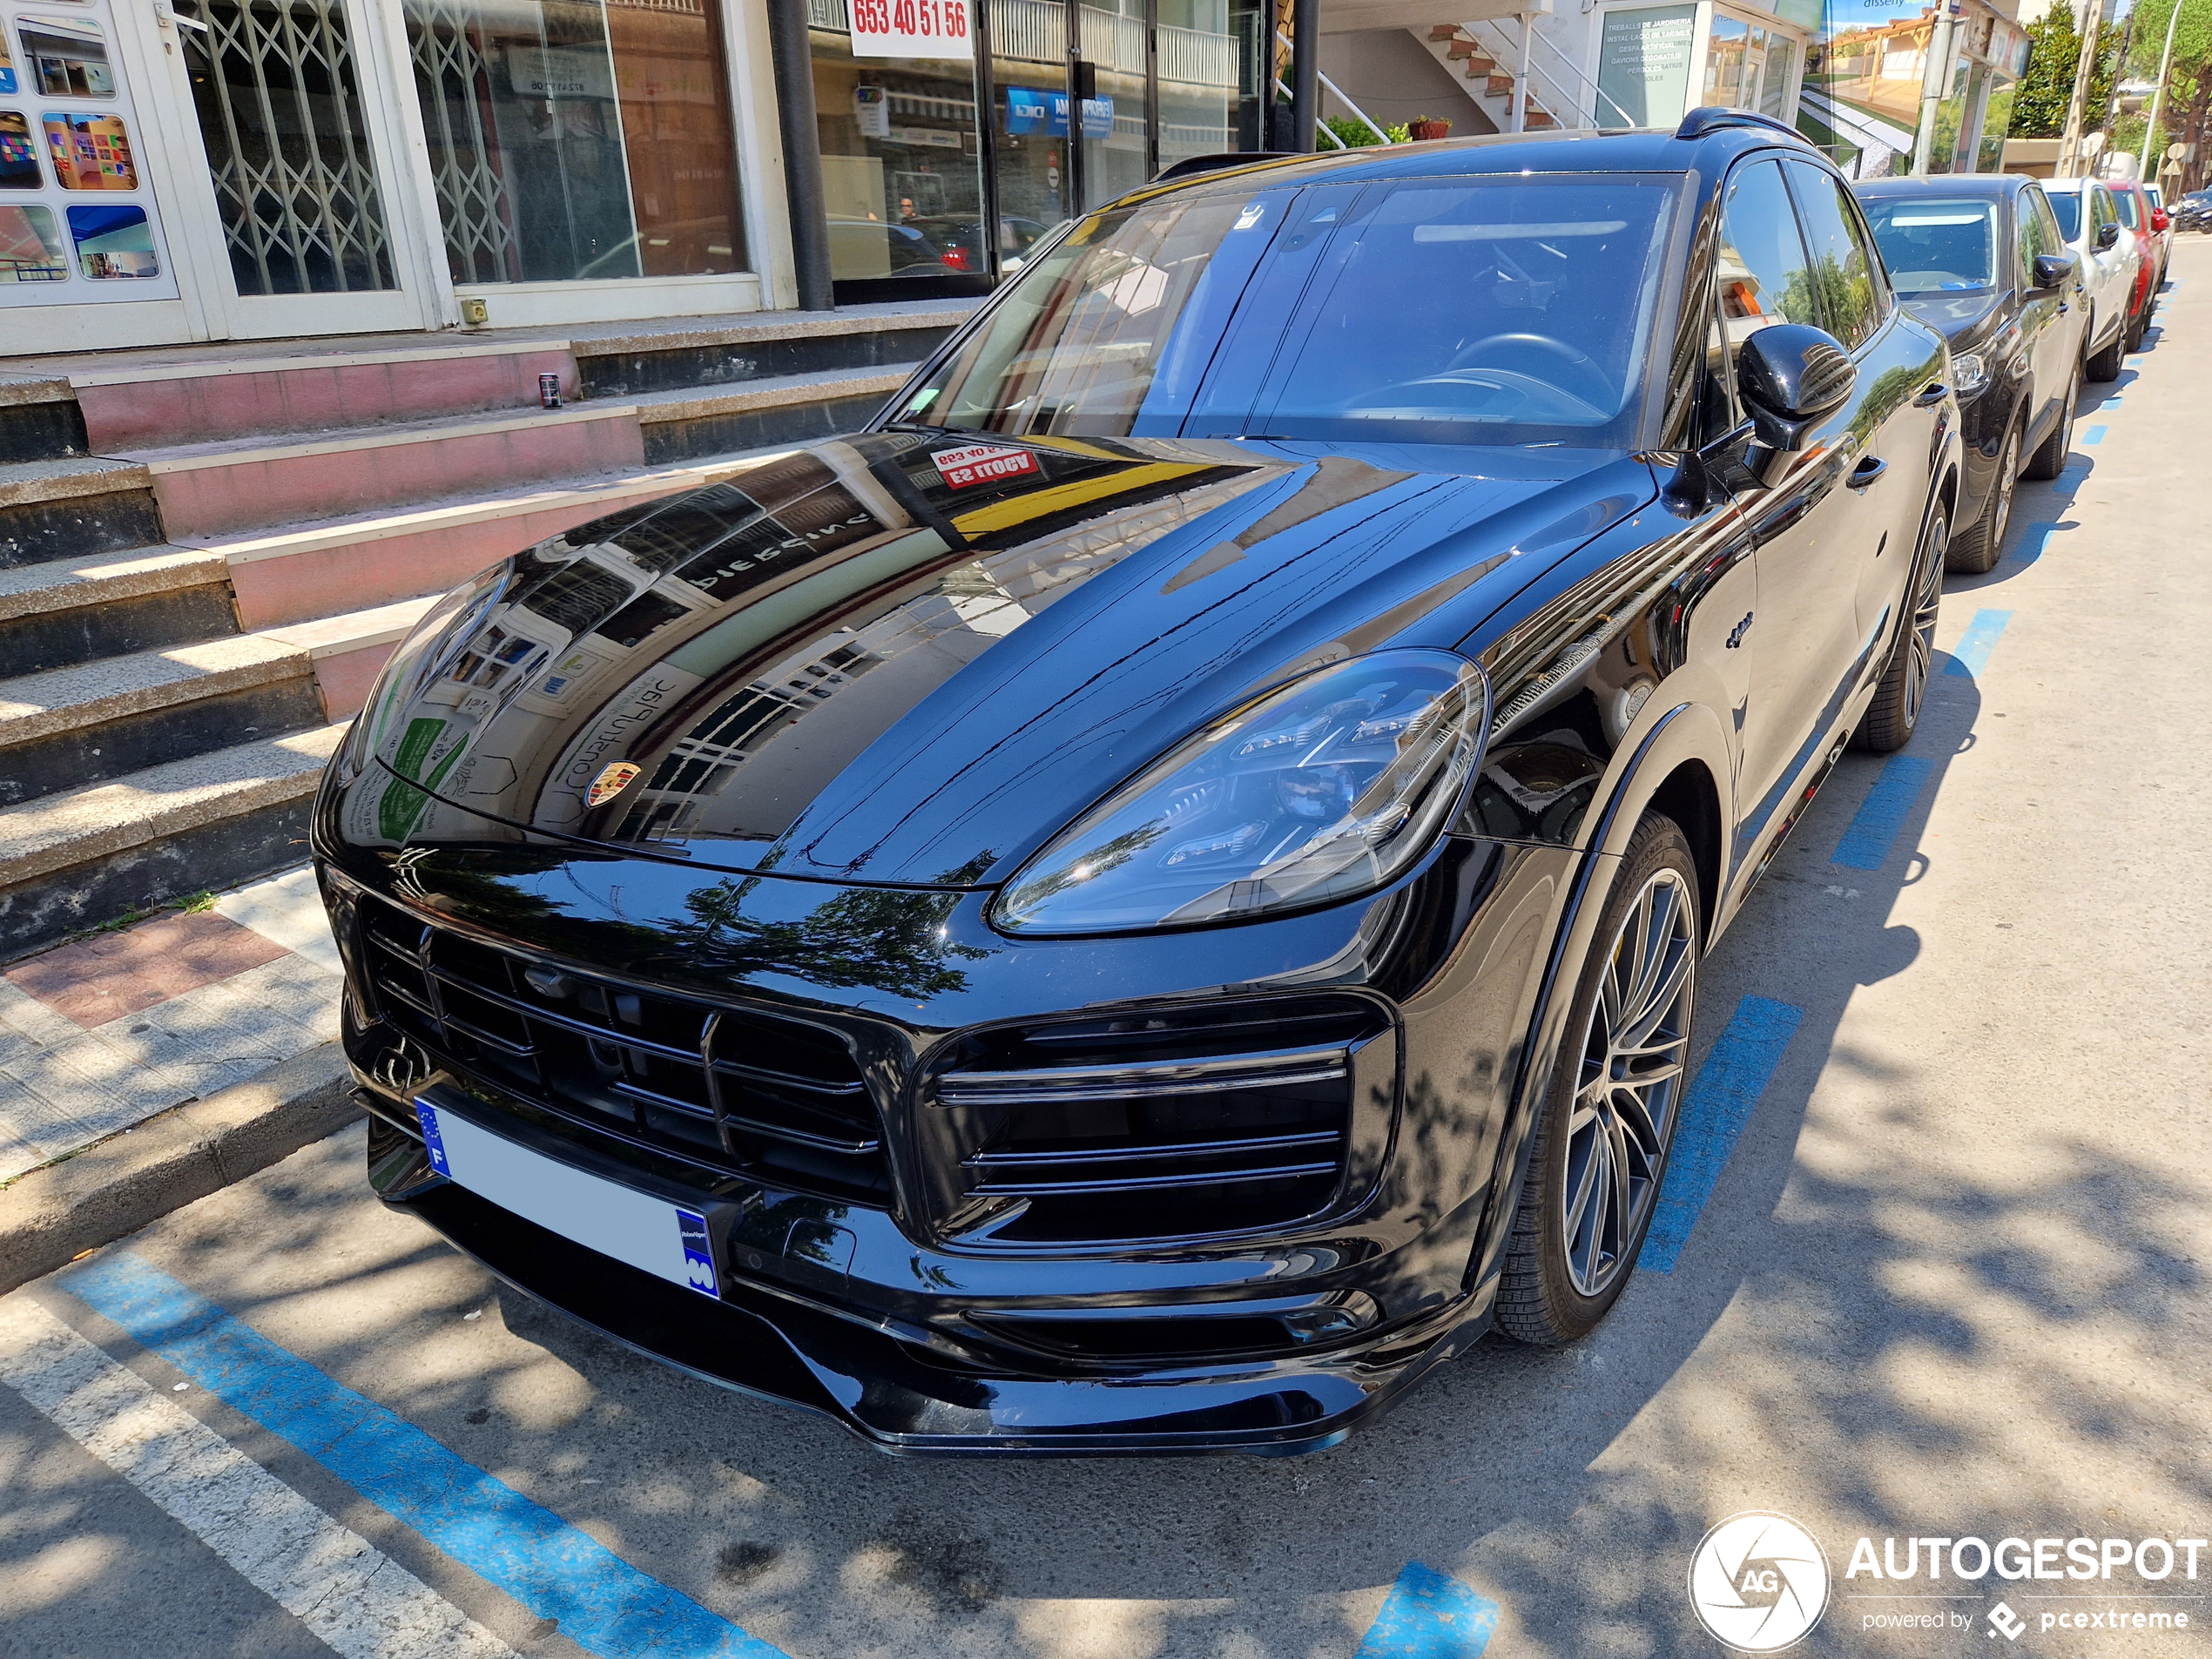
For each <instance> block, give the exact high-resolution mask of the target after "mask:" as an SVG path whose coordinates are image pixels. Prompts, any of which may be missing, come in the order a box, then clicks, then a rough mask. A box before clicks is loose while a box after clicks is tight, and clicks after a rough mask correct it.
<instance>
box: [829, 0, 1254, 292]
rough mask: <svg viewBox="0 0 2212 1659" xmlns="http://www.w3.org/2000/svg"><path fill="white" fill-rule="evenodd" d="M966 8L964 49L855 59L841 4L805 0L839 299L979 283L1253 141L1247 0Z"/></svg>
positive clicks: (1046, 0) (1011, 3) (1058, 0)
mask: <svg viewBox="0 0 2212 1659" xmlns="http://www.w3.org/2000/svg"><path fill="white" fill-rule="evenodd" d="M864 3H865V0H864ZM977 12H978V16H977V18H976V26H975V28H974V30H973V31H972V33H971V34H970V35H969V37H968V38H970V39H972V40H973V41H974V43H975V44H974V51H973V54H972V56H971V57H969V58H968V59H966V60H961V59H957V58H950V59H945V60H923V59H918V58H914V57H899V58H886V57H870V56H856V54H855V52H854V50H853V27H852V21H851V10H850V0H809V4H808V22H809V24H810V30H809V34H810V37H811V41H812V44H813V66H814V113H815V123H816V126H817V129H818V131H819V135H820V140H821V151H822V180H823V188H824V192H825V195H826V198H827V207H828V217H829V223H830V257H831V272H832V275H833V278H834V280H835V282H836V287H837V294H838V298H839V300H840V302H841V303H852V302H855V301H862V300H884V299H891V298H894V297H897V296H899V295H901V294H906V295H919V294H923V293H964V292H972V291H980V290H981V288H983V287H987V286H988V284H989V283H990V282H991V281H993V280H995V279H996V278H997V277H999V276H1001V275H1003V274H1005V273H1008V272H1010V271H1013V270H1016V269H1018V268H1020V265H1021V263H1022V260H1024V259H1025V258H1026V257H1027V255H1028V250H1029V249H1030V248H1031V247H1032V246H1035V243H1036V242H1037V240H1038V239H1040V238H1041V237H1042V236H1043V235H1044V234H1045V233H1047V232H1048V231H1049V230H1050V229H1051V228H1052V227H1053V226H1055V225H1057V224H1058V223H1059V222H1060V221H1061V220H1062V219H1068V218H1070V217H1072V216H1073V215H1075V214H1076V213H1077V212H1082V211H1083V210H1084V209H1086V208H1089V207H1092V206H1096V205H1098V204H1099V203H1101V202H1103V201H1107V200H1110V199H1112V198H1114V197H1116V196H1118V195H1120V194H1122V193H1123V192H1125V191H1129V190H1132V189H1135V188H1136V186H1138V185H1142V184H1143V183H1144V182H1145V181H1146V180H1148V179H1150V178H1152V177H1153V176H1154V175H1155V174H1156V173H1157V172H1158V171H1159V170H1160V169H1161V168H1162V167H1163V166H1167V165H1170V164H1172V163H1174V162H1176V161H1178V160H1181V159H1183V158H1186V157H1190V156H1197V155H1211V154H1218V153H1221V152H1228V151H1237V150H1251V149H1258V148H1262V147H1264V145H1262V143H1261V134H1260V127H1261V122H1260V111H1261V109H1262V105H1263V99H1262V98H1261V96H1260V89H1261V87H1262V85H1263V84H1264V77H1265V73H1266V67H1267V66H1266V60H1265V58H1264V56H1263V55H1262V51H1263V47H1264V44H1265V35H1264V19H1265V16H1266V13H1264V11H1263V10H1260V9H1259V8H1258V7H1255V6H1245V5H1239V4H1237V3H1235V0H1109V3H1101V4H1082V5H1076V6H1072V7H1071V6H1069V4H1067V3H1066V0H984V3H982V4H981V5H979V6H978V7H977ZM1071 27H1072V28H1074V29H1076V30H1080V42H1081V52H1080V55H1079V58H1078V56H1077V55H1076V54H1074V53H1071V52H1070V50H1069V38H1070V29H1071ZM1078 62H1080V65H1081V67H1080V68H1078V67H1077V64H1078ZM1079 77H1081V78H1082V80H1087V81H1088V83H1089V84H1088V85H1087V86H1086V85H1083V84H1082V83H1081V81H1079V79H1078V78H1079ZM979 111H988V119H983V118H979V113H978V112H979ZM987 226H988V227H989V233H988V234H987V228H986V227H987Z"/></svg>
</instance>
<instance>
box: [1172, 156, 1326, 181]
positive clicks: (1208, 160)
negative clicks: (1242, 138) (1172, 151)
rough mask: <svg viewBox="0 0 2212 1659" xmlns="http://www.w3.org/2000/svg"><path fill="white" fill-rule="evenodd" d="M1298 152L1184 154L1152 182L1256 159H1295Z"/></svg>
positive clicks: (1187, 176)
mask: <svg viewBox="0 0 2212 1659" xmlns="http://www.w3.org/2000/svg"><path fill="white" fill-rule="evenodd" d="M1297 156H1298V152H1297V151H1295V150H1232V151H1229V152H1224V153H1223V154H1220V155H1213V156H1185V157H1184V158H1183V159H1182V160H1180V161H1176V162H1170V164H1169V165H1166V166H1164V167H1163V168H1161V169H1160V171H1159V172H1158V173H1157V174H1156V175H1155V176H1154V178H1153V179H1152V182H1153V183H1154V184H1156V185H1164V184H1166V183H1167V182H1169V180H1170V179H1189V178H1190V177H1192V176H1194V175H1195V174H1197V173H1202V172H1220V171H1221V170H1222V169H1223V168H1224V167H1246V166H1250V165H1251V164H1252V163H1254V162H1256V161H1291V160H1294V159H1296V158H1297Z"/></svg>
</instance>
